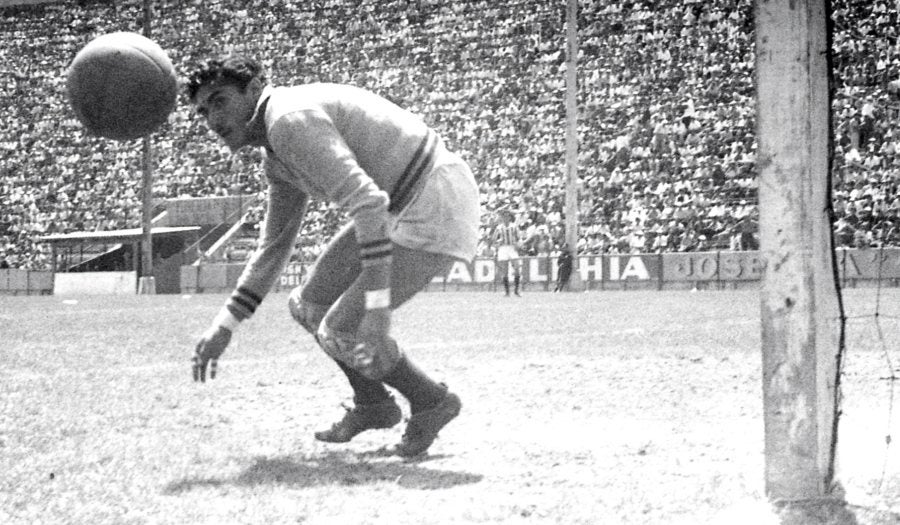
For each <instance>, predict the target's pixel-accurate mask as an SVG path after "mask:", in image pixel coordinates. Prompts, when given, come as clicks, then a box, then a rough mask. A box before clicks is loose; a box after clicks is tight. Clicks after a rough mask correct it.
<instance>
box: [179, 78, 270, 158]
mask: <svg viewBox="0 0 900 525" xmlns="http://www.w3.org/2000/svg"><path fill="white" fill-rule="evenodd" d="M258 98H259V93H258V92H257V91H256V90H255V89H253V85H252V84H250V85H248V86H247V87H246V88H245V89H241V88H239V87H238V86H236V85H234V84H228V83H221V82H216V83H210V84H206V85H204V86H201V87H200V89H199V90H197V95H196V96H195V97H194V105H195V106H196V109H197V113H198V114H199V115H200V116H201V117H203V118H204V119H205V120H206V124H207V125H208V126H209V128H210V129H211V130H213V131H214V132H215V133H216V134H217V135H219V136H220V137H221V138H222V140H223V141H224V142H225V144H226V145H227V146H228V147H229V148H230V149H231V151H237V150H239V149H241V148H242V147H244V146H246V145H247V144H250V143H251V142H252V141H253V139H254V137H252V136H251V133H250V130H249V129H248V123H249V122H250V118H251V117H253V112H254V110H255V109H256V102H257V100H258Z"/></svg>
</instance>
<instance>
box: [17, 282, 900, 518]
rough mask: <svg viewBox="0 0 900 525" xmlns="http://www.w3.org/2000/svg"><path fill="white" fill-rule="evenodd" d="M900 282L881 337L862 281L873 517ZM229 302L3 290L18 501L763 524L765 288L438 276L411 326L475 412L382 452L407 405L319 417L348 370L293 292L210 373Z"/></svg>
mask: <svg viewBox="0 0 900 525" xmlns="http://www.w3.org/2000/svg"><path fill="white" fill-rule="evenodd" d="M898 299H900V293H898V291H897V290H894V289H891V290H887V291H885V292H883V295H882V297H881V298H880V305H881V311H882V316H881V317H880V319H881V322H882V323H883V326H882V328H883V331H884V339H883V340H884V341H885V343H884V347H883V346H882V342H881V341H882V339H881V338H880V337H879V334H878V331H877V330H876V328H875V325H874V322H873V319H874V318H873V317H872V316H871V315H869V314H871V313H872V311H873V309H874V307H875V293H874V290H850V291H848V292H847V305H848V310H849V313H850V314H851V315H852V316H863V317H864V318H861V319H854V320H852V321H851V324H850V333H849V343H850V352H849V354H848V356H847V359H846V373H845V376H844V393H845V402H844V405H843V406H844V414H845V416H844V420H843V424H842V427H841V441H840V443H841V445H840V449H839V451H840V457H841V479H842V481H843V482H844V484H845V485H846V487H847V490H848V500H850V502H851V503H852V504H854V505H855V506H858V507H857V509H856V510H857V512H858V515H859V517H860V519H859V523H875V522H876V521H875V518H873V516H876V515H877V516H879V520H881V521H878V523H882V522H885V523H886V522H891V523H895V522H896V521H889V520H890V519H893V517H895V516H896V515H897V514H896V513H897V512H900V497H898V496H897V495H898V494H900V466H898V461H897V458H898V454H897V451H896V449H895V447H888V446H886V444H885V436H886V435H888V434H894V435H896V434H897V430H898V426H900V424H898V423H897V420H898V419H900V416H898V417H890V416H889V409H890V401H891V396H890V394H891V390H890V388H891V382H890V381H887V380H885V379H883V378H885V377H887V376H890V375H891V371H890V367H889V366H888V365H887V361H886V359H885V352H884V349H885V348H886V349H887V351H888V354H887V355H888V356H890V357H893V360H894V361H895V362H896V363H900V355H898V352H897V348H896V340H897V335H898V334H900V326H898V323H897V321H896V320H895V319H892V316H896V315H897V314H898V309H900V307H898V304H900V302H898ZM223 300H224V296H219V295H200V296H190V297H188V296H185V297H181V296H132V297H115V298H112V297H73V298H63V297H0V337H2V341H3V344H2V346H0V358H2V360H0V363H2V365H0V473H2V474H0V523H4V524H20V523H22V524H24V523H28V524H30V523H48V524H59V523H90V524H105V523H111V524H129V523H135V524H137V523H153V524H155V523H189V524H201V523H210V524H224V523H259V524H270V523H304V524H313V523H315V524H324V523H333V524H366V523H372V524H382V523H384V524H425V523H429V524H444V523H560V524H578V523H585V524H586V523H591V524H636V523H639V524H702V523H722V524H732V523H753V524H763V523H765V520H766V516H767V514H766V512H765V510H766V505H765V504H764V503H763V500H764V498H763V495H762V491H763V465H764V458H763V453H762V451H763V426H762V402H761V380H760V362H761V358H760V337H759V296H758V294H757V293H756V292H750V291H738V292H697V293H691V292H687V291H685V292H638V291H635V292H588V293H580V294H550V293H526V294H525V295H524V297H522V298H521V299H517V298H505V297H503V296H502V295H501V294H490V293H481V292H448V293H441V292H434V293H427V294H423V295H421V296H420V297H418V298H416V299H415V300H414V301H413V302H412V303H411V304H410V305H409V306H407V307H405V308H404V309H402V310H400V311H399V312H397V313H396V314H395V322H394V328H395V334H396V335H397V337H398V339H399V340H400V342H401V344H402V345H403V346H404V347H405V348H406V350H407V351H408V352H409V353H410V354H411V355H412V356H414V357H415V358H416V359H417V361H418V362H419V363H420V364H421V365H423V367H424V368H426V369H428V370H430V371H433V372H434V374H435V375H436V376H437V377H439V378H440V379H442V380H444V381H446V382H447V383H448V384H449V385H450V386H451V388H452V389H453V390H455V391H456V392H458V393H459V394H460V396H461V397H462V399H463V412H462V414H461V415H460V417H459V418H458V419H457V420H455V421H454V422H452V423H451V424H450V425H449V426H448V427H447V428H446V429H445V430H444V431H443V432H442V433H441V436H440V437H439V439H438V441H437V442H436V443H435V444H434V445H433V446H432V448H431V450H430V453H429V455H428V456H427V457H425V458H422V459H417V460H413V461H403V460H401V459H400V458H397V457H389V456H386V455H384V454H383V453H382V447H384V446H386V445H392V444H394V443H395V442H396V441H398V440H399V438H400V435H401V434H402V431H403V425H402V424H401V425H398V426H397V427H396V428H394V429H390V430H384V431H372V432H368V433H364V434H362V435H360V436H359V437H358V438H357V439H356V440H354V441H353V442H352V443H349V444H346V445H328V444H323V443H319V442H316V441H315V440H314V439H313V437H312V433H313V431H314V430H317V429H319V428H320V427H323V426H327V425H328V424H330V423H331V422H332V421H333V420H335V419H336V418H338V417H340V415H341V414H342V412H343V409H342V408H341V406H340V403H341V402H342V401H347V400H348V397H349V390H348V389H347V388H346V387H345V385H344V384H343V382H342V381H341V380H340V378H339V376H338V370H337V368H336V367H335V365H334V364H333V363H332V362H330V361H329V360H328V359H327V358H325V356H324V354H322V353H321V352H320V351H319V350H318V349H317V348H316V347H315V345H314V343H313V341H312V339H311V338H310V337H309V336H307V335H305V334H304V333H303V332H301V330H300V329H299V328H298V327H295V326H294V325H293V323H292V321H291V320H290V317H289V315H288V313H287V311H286V308H285V307H284V306H285V304H286V295H285V294H273V295H270V296H269V298H267V299H266V302H265V303H264V305H263V307H261V308H260V310H259V312H258V313H257V315H256V317H255V318H254V319H252V320H251V321H250V322H248V323H246V324H245V326H243V327H242V329H241V331H240V332H239V333H238V335H237V336H236V338H235V340H234V343H233V344H232V347H231V348H230V349H229V351H228V352H227V353H226V354H225V356H224V358H223V360H222V361H221V364H220V371H221V373H220V377H219V378H218V379H217V380H215V381H214V382H211V383H207V384H205V385H198V384H194V383H192V382H191V380H190V370H189V357H190V354H191V351H192V349H193V345H194V343H195V341H196V338H197V336H198V334H199V333H200V332H201V331H202V330H203V329H204V328H205V327H206V325H207V323H208V322H209V320H210V319H211V317H212V316H213V314H214V313H215V312H216V310H217V309H218V307H219V305H220V304H221V303H222V302H223ZM880 378H882V379H880ZM404 408H405V406H404ZM892 511H893V512H892ZM867 520H868V521H867ZM884 520H888V521H884Z"/></svg>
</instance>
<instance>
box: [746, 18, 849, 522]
mask: <svg viewBox="0 0 900 525" xmlns="http://www.w3.org/2000/svg"><path fill="white" fill-rule="evenodd" d="M827 1H828V0H755V24H756V88H757V141H758V152H757V166H758V170H759V172H758V176H759V210H760V213H759V232H760V249H761V254H762V257H763V260H764V261H765V271H764V274H763V279H762V287H761V322H762V323H761V324H762V327H761V328H762V332H761V336H762V338H761V340H762V354H763V355H762V364H763V373H762V379H763V401H764V407H763V411H764V422H765V490H766V496H767V497H768V499H769V500H770V501H771V502H772V503H773V504H774V506H775V509H776V511H777V512H778V514H779V516H780V519H781V520H782V523H791V524H807V523H809V524H824V523H855V521H851V520H852V517H851V516H848V513H849V511H848V510H847V508H846V506H845V504H844V501H843V497H842V494H841V488H840V486H839V484H838V482H837V479H836V475H835V451H836V448H835V444H836V439H837V424H836V423H837V417H838V410H837V407H838V403H839V399H840V396H839V372H840V370H839V369H840V363H839V358H840V355H841V354H840V348H839V347H840V341H841V330H842V314H841V308H840V301H839V296H838V293H839V291H838V289H837V283H836V282H835V274H834V266H833V257H834V256H833V246H832V236H831V228H832V225H831V220H830V209H831V207H830V198H831V193H830V190H829V184H830V176H829V170H830V155H831V118H830V112H831V107H830V105H831V92H830V86H829V77H830V71H829V68H830V62H829V59H828V57H829V46H830V39H829V36H828V16H829V13H828V9H827Z"/></svg>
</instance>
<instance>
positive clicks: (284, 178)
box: [187, 56, 480, 457]
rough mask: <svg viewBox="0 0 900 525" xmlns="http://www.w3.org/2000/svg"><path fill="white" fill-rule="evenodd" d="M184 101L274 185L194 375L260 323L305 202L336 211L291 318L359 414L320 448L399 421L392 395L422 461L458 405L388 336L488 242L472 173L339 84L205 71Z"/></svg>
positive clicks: (422, 128) (402, 116)
mask: <svg viewBox="0 0 900 525" xmlns="http://www.w3.org/2000/svg"><path fill="white" fill-rule="evenodd" d="M187 91H188V96H189V98H190V100H191V103H192V104H193V105H194V107H195V109H196V111H197V113H198V114H199V115H200V116H201V117H203V118H204V119H205V120H206V122H207V124H208V126H209V128H210V129H212V131H214V132H215V133H216V134H217V135H219V137H220V138H221V139H222V140H223V141H224V142H225V144H226V145H227V146H228V147H229V148H230V149H231V150H232V151H237V150H238V149H240V148H242V147H244V146H256V147H260V148H262V149H263V150H264V158H265V160H264V169H265V177H266V180H267V182H268V196H267V211H266V218H265V226H264V227H263V228H262V231H261V234H260V243H259V247H258V248H257V250H256V252H255V253H254V254H253V256H252V257H251V258H250V260H249V262H248V263H247V266H246V267H245V268H244V270H243V273H242V274H241V276H240V278H239V279H238V282H237V286H236V288H235V290H234V291H233V292H232V294H231V295H230V297H229V298H228V300H227V301H226V303H225V304H224V305H223V307H222V309H221V310H220V312H219V313H218V315H217V316H216V317H215V319H214V320H213V323H212V325H211V326H210V328H209V329H208V330H207V331H206V332H205V333H204V335H203V336H202V338H201V340H200V342H199V343H198V344H197V347H196V350H195V353H194V357H193V372H194V379H195V380H199V381H204V380H205V378H206V373H207V369H209V373H210V377H211V378H212V377H215V371H216V364H217V360H218V359H219V357H220V356H221V355H222V352H223V351H224V350H225V348H226V346H227V345H228V343H229V341H230V340H231V335H232V333H233V332H234V331H235V329H236V328H237V327H238V325H239V324H240V323H241V322H242V321H244V320H246V319H247V318H248V317H250V316H251V315H253V313H254V311H255V310H256V309H257V307H258V306H259V305H260V303H261V302H262V300H263V298H264V297H265V295H266V293H267V292H268V291H269V289H270V288H271V287H272V285H273V284H274V283H275V280H276V279H277V278H278V277H279V275H280V274H281V272H282V270H283V267H284V265H285V264H286V262H287V261H288V258H289V256H290V254H291V250H292V248H293V246H294V243H295V240H296V237H297V234H298V232H299V231H300V226H301V222H302V220H303V216H304V214H305V212H306V206H307V202H308V198H309V197H310V196H311V197H313V198H316V199H321V200H322V201H328V202H333V203H337V204H339V205H341V206H343V207H344V209H346V210H347V212H348V215H349V217H350V221H349V223H348V224H346V225H345V226H344V227H343V228H342V229H341V230H340V231H339V232H338V233H337V234H336V235H335V237H334V238H333V239H332V240H331V241H330V243H329V244H328V246H327V247H326V248H325V250H324V251H323V253H322V254H321V256H320V257H319V258H318V260H317V261H316V263H315V265H314V267H313V269H312V271H311V274H310V277H309V279H308V281H307V282H306V284H305V285H303V286H302V287H298V288H297V289H294V290H293V291H292V292H291V294H290V299H289V308H290V312H291V315H292V316H293V318H294V319H295V320H296V321H297V323H299V324H300V326H302V327H303V328H304V329H305V330H306V331H308V332H309V333H310V334H312V335H313V336H314V337H315V339H316V341H317V342H318V344H319V346H321V348H322V350H324V351H325V353H326V354H328V355H329V356H330V357H331V358H332V359H334V361H335V362H336V363H337V366H338V367H339V368H340V369H341V370H342V371H343V373H344V374H345V375H346V377H347V380H348V382H349V383H350V387H351V388H352V389H353V400H354V406H353V408H352V409H348V410H347V412H346V413H345V414H344V416H343V418H342V419H340V420H339V421H337V422H336V423H334V424H333V425H331V427H330V428H328V429H325V430H322V431H320V432H316V433H315V437H316V439H319V440H321V441H326V442H331V443H342V442H347V441H349V440H350V439H352V438H353V437H354V436H356V435H357V434H359V433H360V432H363V431H365V430H368V429H375V428H389V427H392V426H394V425H396V424H398V423H399V422H400V420H401V418H402V412H401V409H400V407H399V405H398V404H397V402H396V401H395V400H394V399H393V397H392V396H391V394H390V393H389V391H388V390H387V388H386V386H389V387H392V388H393V389H395V390H396V391H398V392H399V393H400V394H402V395H403V397H405V398H406V400H407V401H408V402H409V406H410V418H409V421H408V423H407V426H406V429H405V432H404V434H403V437H402V439H401V441H400V443H399V444H398V445H397V446H396V448H395V453H396V454H398V455H400V456H404V457H411V456H415V455H418V454H421V453H423V452H425V451H426V450H427V449H428V447H429V446H431V444H432V443H433V441H434V439H435V438H436V437H437V434H438V432H439V431H440V430H441V429H442V428H443V427H444V426H445V425H447V423H449V422H450V421H451V420H452V419H453V418H455V417H456V416H457V414H458V413H459V411H460V407H461V403H460V400H459V397H458V396H457V395H456V394H454V393H452V392H450V391H449V390H448V388H447V386H446V385H445V384H443V383H439V382H436V381H435V380H434V379H432V378H431V377H430V376H429V375H428V374H426V373H425V372H424V371H423V370H422V369H420V368H419V367H418V366H416V364H415V363H413V361H412V360H411V359H410V357H409V356H408V355H406V354H405V353H404V352H403V351H402V349H401V348H399V347H398V346H397V342H396V341H395V340H394V339H393V338H392V337H391V334H390V324H391V311H392V310H393V309H395V308H397V307H399V306H400V305H402V304H403V303H404V302H406V301H407V300H408V299H410V298H411V297H412V296H414V295H415V294H416V293H417V292H419V291H420V290H422V289H423V288H424V287H425V286H426V285H427V284H428V283H429V282H430V281H431V280H432V279H433V278H434V277H435V276H439V275H444V274H446V272H447V271H448V270H449V269H450V266H451V265H452V264H453V262H454V261H455V260H471V259H472V257H474V254H475V246H476V242H477V237H478V221H479V215H480V213H479V197H478V187H477V185H476V183H475V180H474V178H473V176H472V172H471V170H470V169H469V167H468V166H467V164H466V163H465V162H464V161H463V160H462V159H461V158H460V157H459V156H457V155H455V154H454V153H451V152H450V151H448V150H447V149H446V148H445V146H444V144H443V142H442V140H441V138H440V137H439V136H438V135H437V133H435V132H434V131H433V130H432V129H430V128H429V127H428V126H427V125H425V124H424V123H423V121H422V120H421V119H419V118H418V117H416V116H414V115H413V114H412V113H410V112H408V111H406V110H404V109H401V108H400V107H398V106H396V105H395V104H393V103H391V102H389V101H388V100H386V99H384V98H381V97H380V96H377V95H375V94H373V93H370V92H368V91H365V90H362V89H359V88H355V87H351V86H345V85H337V84H306V85H300V86H294V87H274V86H271V85H269V84H268V83H267V80H266V77H265V74H264V72H263V70H262V68H261V66H260V65H259V63H258V62H256V61H255V60H253V59H251V58H248V57H242V56H227V57H220V58H215V59H212V60H209V61H207V62H206V63H204V64H203V65H202V66H200V67H199V68H198V69H196V70H195V71H194V72H193V73H192V74H191V75H190V77H189V79H188V83H187Z"/></svg>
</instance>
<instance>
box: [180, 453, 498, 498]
mask: <svg viewBox="0 0 900 525" xmlns="http://www.w3.org/2000/svg"><path fill="white" fill-rule="evenodd" d="M379 457H384V456H383V455H381V454H378V453H364V454H354V453H351V452H328V453H326V454H324V455H318V456H312V457H294V456H281V457H276V458H266V457H257V458H255V460H254V462H253V464H252V465H250V466H249V467H248V468H247V469H245V470H244V471H243V472H241V473H240V474H238V475H237V476H236V477H233V478H188V479H183V480H179V481H173V482H171V483H169V484H168V485H166V487H165V488H164V489H163V492H164V493H165V494H170V495H172V494H180V493H183V492H187V491H190V490H193V489H196V488H202V487H222V486H226V485H232V486H249V487H254V486H258V485H285V486H289V487H292V488H304V487H316V486H324V485H343V486H353V485H366V484H373V483H384V482H387V483H393V484H395V485H397V486H399V487H403V488H408V489H417V490H437V489H446V488H450V487H455V486H457V485H467V484H471V483H478V482H479V481H481V480H482V478H483V477H484V476H482V475H481V474H471V473H467V472H454V471H450V470H440V469H431V468H427V467H425V466H423V464H424V463H426V462H427V461H428V460H429V459H438V458H434V457H427V456H426V457H425V458H423V459H418V460H406V461H403V460H398V459H397V458H392V459H391V460H389V461H369V459H370V458H379Z"/></svg>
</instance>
